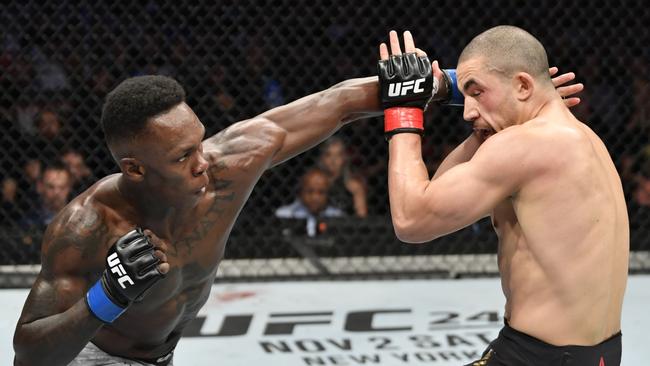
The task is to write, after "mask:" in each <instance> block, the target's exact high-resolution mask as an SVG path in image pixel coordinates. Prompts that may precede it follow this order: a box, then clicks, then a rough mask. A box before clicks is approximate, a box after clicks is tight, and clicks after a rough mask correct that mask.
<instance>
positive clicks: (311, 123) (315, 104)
mask: <svg viewBox="0 0 650 366" xmlns="http://www.w3.org/2000/svg"><path fill="white" fill-rule="evenodd" d="M378 93H379V83H378V81H377V78H376V77H368V78H360V79H350V80H346V81H343V82H341V83H339V84H336V85H334V86H332V87H331V88H329V89H326V90H324V91H321V92H318V93H315V94H312V95H309V96H306V97H304V98H301V99H298V100H296V101H294V102H292V103H289V104H287V105H284V106H281V107H278V108H274V109H272V110H270V111H268V112H265V113H263V114H262V115H261V116H260V117H263V118H266V119H268V120H270V121H272V122H273V123H275V124H276V125H277V126H279V127H280V128H282V129H283V130H284V131H286V134H285V137H284V140H283V143H282V146H281V147H280V149H279V151H278V152H277V154H276V157H275V158H274V159H273V163H274V164H277V163H280V162H282V161H284V160H287V159H289V158H291V157H293V156H295V155H298V154H300V153H301V152H303V151H305V150H308V149H309V148H311V147H313V146H315V145H317V144H318V143H320V142H321V141H323V140H324V139H326V138H327V137H329V136H331V135H332V134H333V133H334V132H336V131H337V130H338V129H339V128H340V127H341V126H342V125H343V124H345V123H347V122H350V121H353V120H355V119H359V118H367V117H373V116H377V115H381V113H382V111H381V109H380V106H379V98H378Z"/></svg>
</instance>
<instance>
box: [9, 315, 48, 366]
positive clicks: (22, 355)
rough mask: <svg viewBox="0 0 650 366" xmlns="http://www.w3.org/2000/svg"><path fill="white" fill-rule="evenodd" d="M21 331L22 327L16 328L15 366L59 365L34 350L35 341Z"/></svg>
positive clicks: (14, 342) (23, 330) (14, 344)
mask: <svg viewBox="0 0 650 366" xmlns="http://www.w3.org/2000/svg"><path fill="white" fill-rule="evenodd" d="M25 332H26V330H25V329H21V328H20V325H19V326H18V327H17V328H16V333H15V334H14V341H13V346H14V354H15V356H14V366H27V365H29V366H39V365H56V364H58V363H56V362H54V360H53V359H52V358H50V357H43V353H42V352H39V351H36V350H35V349H34V341H33V340H30V339H29V338H30V337H29V336H27V334H26V333H25Z"/></svg>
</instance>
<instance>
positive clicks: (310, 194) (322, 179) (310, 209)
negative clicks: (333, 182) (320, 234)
mask: <svg viewBox="0 0 650 366" xmlns="http://www.w3.org/2000/svg"><path fill="white" fill-rule="evenodd" d="M298 189H299V192H298V197H297V198H296V200H295V201H294V202H293V203H291V204H289V205H286V206H282V207H280V208H278V209H277V210H276V211H275V216H276V217H278V218H281V219H306V220H307V235H308V236H315V235H316V232H317V226H318V220H319V219H320V218H325V217H342V216H344V215H345V213H344V212H343V211H342V210H340V209H338V208H336V207H333V206H331V205H329V203H328V189H329V183H328V177H327V173H325V172H324V171H322V170H320V169H318V168H311V169H309V170H307V172H306V173H305V174H304V175H303V176H302V178H301V179H300V183H299V188H298Z"/></svg>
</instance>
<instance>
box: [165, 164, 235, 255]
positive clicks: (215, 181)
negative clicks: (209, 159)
mask: <svg viewBox="0 0 650 366" xmlns="http://www.w3.org/2000/svg"><path fill="white" fill-rule="evenodd" d="M227 169H228V167H227V166H226V165H225V164H224V163H222V162H221V163H217V164H215V165H213V166H211V167H210V168H209V170H208V175H209V176H210V183H211V184H212V185H213V186H214V197H212V198H211V199H212V202H211V203H210V206H209V207H208V209H207V210H206V212H205V214H204V215H202V217H201V218H200V219H199V222H198V223H197V224H196V227H195V228H194V229H193V230H192V232H191V233H189V234H188V235H187V236H185V237H184V238H183V239H180V240H177V241H175V242H174V245H173V253H172V254H173V255H179V252H180V251H183V252H184V254H187V255H191V254H192V251H193V249H194V247H195V246H196V245H197V244H198V243H200V242H201V241H202V240H203V239H205V237H206V236H207V235H208V233H209V232H210V230H211V229H212V228H213V227H214V226H215V224H216V223H217V222H218V221H219V219H220V218H221V217H222V215H223V213H224V211H225V210H224V207H223V206H224V205H225V204H227V203H229V202H232V201H233V200H234V199H235V192H233V191H229V189H230V188H231V187H232V183H233V181H232V180H228V179H223V178H221V177H220V175H221V174H222V173H223V172H224V171H226V170H227Z"/></svg>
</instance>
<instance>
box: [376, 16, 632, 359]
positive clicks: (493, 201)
mask: <svg viewBox="0 0 650 366" xmlns="http://www.w3.org/2000/svg"><path fill="white" fill-rule="evenodd" d="M390 46H391V51H392V56H390V58H389V52H388V48H387V46H386V45H385V44H382V45H380V58H381V60H382V61H380V70H382V68H383V69H384V70H388V71H385V75H388V76H390V77H394V76H391V75H392V74H390V70H392V69H388V68H387V66H386V65H388V64H389V63H392V64H395V63H396V62H397V63H400V62H404V63H407V58H406V55H408V54H411V53H416V54H418V55H419V56H424V54H423V52H422V51H420V50H418V49H416V48H415V46H414V42H413V38H412V36H411V34H410V33H408V32H405V33H404V46H405V52H406V53H405V54H404V55H402V54H401V49H400V44H399V39H398V36H397V34H396V33H395V32H391V34H390ZM382 65H383V66H382ZM391 67H392V66H391ZM404 68H406V67H404ZM432 68H433V72H434V75H436V76H437V75H440V72H441V71H440V70H439V68H438V65H437V63H436V62H434V63H433V65H432ZM547 70H548V61H547V56H546V52H545V50H544V48H543V46H542V45H541V43H539V41H538V40H537V39H535V38H534V37H533V36H532V35H530V34H529V33H527V32H526V31H524V30H522V29H520V28H516V27H512V26H500V27H495V28H492V29H490V30H488V31H486V32H484V33H482V34H480V35H479V36H477V37H476V38H474V39H473V40H472V41H471V42H470V44H469V45H468V46H467V47H465V49H464V51H463V52H462V54H461V56H460V58H459V61H458V66H457V78H458V79H457V82H458V86H459V88H460V89H461V90H462V93H463V94H464V95H465V101H464V116H463V117H464V119H465V120H467V121H468V122H470V123H472V124H473V126H474V133H473V134H472V135H471V136H469V137H468V138H467V139H466V140H465V141H464V142H463V143H462V144H461V145H460V146H458V147H457V148H456V149H455V150H454V151H453V152H452V153H451V154H450V155H449V156H448V157H447V158H446V159H445V160H444V162H443V163H442V164H441V166H440V167H439V169H438V170H437V171H436V173H435V175H434V176H433V178H432V179H429V176H428V173H427V170H426V167H425V165H424V163H423V160H422V153H421V137H420V133H413V132H421V131H413V126H412V125H411V123H410V121H407V123H401V122H400V121H398V120H392V121H389V120H388V119H387V120H386V133H387V137H389V138H390V147H389V154H390V159H389V177H388V179H389V181H388V183H389V195H390V206H391V214H392V220H393V225H394V227H395V233H396V234H397V236H398V237H399V238H400V239H401V240H402V241H405V242H411V243H418V242H425V241H429V240H432V239H435V238H437V237H440V236H442V235H445V234H448V233H451V232H454V231H456V230H459V229H461V228H463V227H465V226H467V225H470V224H472V223H473V222H475V221H477V220H479V219H481V218H483V217H486V216H491V218H492V223H493V226H494V228H495V230H496V232H497V235H498V237H499V251H498V264H499V270H500V273H501V283H502V288H503V292H504V294H505V296H506V307H505V318H506V320H507V323H506V326H505V327H504V329H503V330H502V331H501V333H500V335H499V338H497V339H496V340H495V341H494V342H493V343H492V344H491V345H490V347H489V348H488V350H487V351H486V353H485V355H484V358H483V359H482V360H479V361H477V362H476V363H473V364H472V365H526V366H534V365H569V364H570V365H580V366H599V365H600V366H603V365H606V366H614V365H619V364H620V357H621V336H620V329H621V308H622V303H623V294H624V291H625V285H626V281H627V272H628V271H627V269H628V268H627V265H628V252H629V229H628V217H627V210H626V205H625V199H624V197H623V190H622V187H621V181H620V179H619V176H618V174H617V172H616V169H615V167H614V164H613V163H612V160H611V158H610V156H609V154H608V152H607V148H606V147H605V146H604V144H603V142H602V141H601V140H600V139H599V138H598V136H597V135H596V134H595V133H594V132H593V131H592V130H591V129H590V128H589V127H587V126H586V125H585V124H583V123H581V122H580V121H578V120H577V119H576V118H575V117H574V116H573V115H572V114H571V112H570V111H569V109H568V108H567V105H565V103H564V102H563V100H562V97H561V96H560V95H559V94H558V93H557V91H556V90H555V88H554V86H553V84H552V82H551V79H550V78H549V76H548V72H547ZM403 80H408V77H406V78H404V79H403ZM380 81H381V83H382V89H384V88H385V84H387V83H388V82H389V80H388V77H385V78H383V77H382V75H381V72H380ZM383 102H384V106H385V107H389V108H395V107H397V108H399V107H400V105H399V103H394V101H392V100H391V99H390V97H384V98H383ZM422 102H426V96H425V97H423V98H422ZM400 113H402V114H401V115H404V112H400ZM385 114H386V116H389V115H393V116H395V115H400V114H399V113H398V114H395V113H394V112H390V113H389V110H386V113H385ZM406 115H408V113H407V114H406ZM434 128H435V127H434ZM401 132H407V133H401ZM475 296H476V299H478V300H479V301H480V296H481V294H475ZM581 346H582V347H581Z"/></svg>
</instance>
